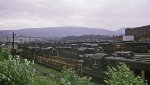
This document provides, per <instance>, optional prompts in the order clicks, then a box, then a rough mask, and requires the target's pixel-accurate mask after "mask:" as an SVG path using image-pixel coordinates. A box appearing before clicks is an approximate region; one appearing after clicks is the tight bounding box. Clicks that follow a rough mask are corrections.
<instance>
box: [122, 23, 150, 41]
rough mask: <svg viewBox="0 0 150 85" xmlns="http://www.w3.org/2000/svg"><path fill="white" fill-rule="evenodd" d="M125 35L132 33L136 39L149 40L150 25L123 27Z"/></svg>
mask: <svg viewBox="0 0 150 85" xmlns="http://www.w3.org/2000/svg"><path fill="white" fill-rule="evenodd" d="M125 35H133V36H134V39H135V40H136V41H150V25H148V26H142V27H136V28H127V29H125Z"/></svg>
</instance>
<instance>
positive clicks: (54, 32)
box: [0, 26, 123, 37]
mask: <svg viewBox="0 0 150 85" xmlns="http://www.w3.org/2000/svg"><path fill="white" fill-rule="evenodd" d="M12 32H15V34H16V35H18V36H20V35H23V36H32V37H65V36H80V35H107V36H112V35H122V34H123V33H122V32H120V31H110V30H106V29H103V28H89V27H74V26H66V27H43V28H24V29H20V30H4V31H3V30H2V31H0V35H1V36H8V35H10V34H12Z"/></svg>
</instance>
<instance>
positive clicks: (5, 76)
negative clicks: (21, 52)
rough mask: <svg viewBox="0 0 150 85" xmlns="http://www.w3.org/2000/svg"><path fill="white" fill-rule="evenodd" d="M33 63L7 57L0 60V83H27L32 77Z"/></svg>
mask: <svg viewBox="0 0 150 85" xmlns="http://www.w3.org/2000/svg"><path fill="white" fill-rule="evenodd" d="M33 74H34V70H33V63H31V62H30V61H27V60H24V61H20V59H19V58H18V59H13V58H11V57H10V58H9V59H8V60H4V61H0V85H27V84H28V83H30V82H31V81H32V79H33Z"/></svg>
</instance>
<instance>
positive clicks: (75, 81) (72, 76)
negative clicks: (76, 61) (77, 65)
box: [60, 69, 94, 85]
mask: <svg viewBox="0 0 150 85" xmlns="http://www.w3.org/2000/svg"><path fill="white" fill-rule="evenodd" d="M91 79H92V78H88V77H79V76H78V75H77V74H76V73H75V72H74V71H72V70H70V69H64V70H63V71H62V78H61V80H60V83H61V84H62V85H94V83H91V82H90V80H91Z"/></svg>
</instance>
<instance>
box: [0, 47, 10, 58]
mask: <svg viewBox="0 0 150 85" xmlns="http://www.w3.org/2000/svg"><path fill="white" fill-rule="evenodd" d="M8 58H9V52H8V51H6V50H4V49H2V48H0V61H3V60H5V59H8Z"/></svg>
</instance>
